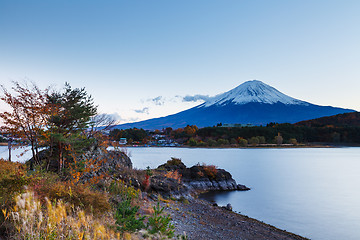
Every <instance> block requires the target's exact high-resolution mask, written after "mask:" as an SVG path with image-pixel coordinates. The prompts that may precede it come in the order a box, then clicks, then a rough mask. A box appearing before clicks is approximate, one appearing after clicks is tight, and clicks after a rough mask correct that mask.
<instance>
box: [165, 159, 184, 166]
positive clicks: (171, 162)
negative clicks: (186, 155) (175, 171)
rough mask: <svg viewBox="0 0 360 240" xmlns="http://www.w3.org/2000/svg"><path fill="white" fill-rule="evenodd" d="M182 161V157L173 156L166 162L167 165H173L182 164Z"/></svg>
mask: <svg viewBox="0 0 360 240" xmlns="http://www.w3.org/2000/svg"><path fill="white" fill-rule="evenodd" d="M181 163H182V161H181V159H180V158H174V157H171V160H168V161H167V162H166V164H167V165H173V166H177V165H180V164H181Z"/></svg>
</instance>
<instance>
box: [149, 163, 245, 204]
mask: <svg viewBox="0 0 360 240" xmlns="http://www.w3.org/2000/svg"><path fill="white" fill-rule="evenodd" d="M157 171H159V173H160V174H158V175H156V176H152V177H151V178H150V189H149V190H150V191H151V192H156V193H160V194H161V195H163V196H165V197H170V196H171V197H174V198H177V199H179V198H181V197H185V198H187V199H189V196H190V192H194V191H195V192H196V191H232V190H249V189H248V188H247V187H246V186H244V185H241V184H236V181H235V180H234V179H233V178H232V176H231V174H230V173H229V172H227V171H225V170H224V169H217V168H216V167H215V166H213V165H195V166H192V167H191V168H187V167H186V166H185V164H184V163H182V162H181V160H180V159H176V158H172V160H169V161H167V163H165V164H162V165H160V166H159V167H158V168H157ZM171 172H173V173H175V172H177V173H176V174H175V176H181V178H177V179H174V178H171V177H167V176H165V175H166V174H168V173H171Z"/></svg>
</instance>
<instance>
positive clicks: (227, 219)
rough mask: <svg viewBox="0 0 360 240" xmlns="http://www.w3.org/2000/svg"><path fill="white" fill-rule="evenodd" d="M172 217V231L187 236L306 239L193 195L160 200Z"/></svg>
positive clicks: (229, 238)
mask: <svg viewBox="0 0 360 240" xmlns="http://www.w3.org/2000/svg"><path fill="white" fill-rule="evenodd" d="M163 206H164V207H165V208H166V209H165V210H166V212H167V213H169V214H170V215H171V217H172V222H173V224H174V225H175V233H176V235H177V234H184V232H185V233H186V236H187V237H188V239H194V240H195V239H196V240H198V239H209V240H215V239H224V240H231V239H234V240H235V239H243V240H245V239H246V240H306V239H307V238H304V237H301V236H299V235H296V234H293V233H290V232H287V231H284V230H281V229H278V228H276V227H274V226H271V225H269V224H266V223H263V222H261V221H258V220H256V219H253V218H250V217H247V216H244V215H241V214H238V213H235V212H232V211H229V210H227V209H225V208H223V207H218V206H214V205H212V204H210V203H208V202H206V201H203V200H200V199H196V198H193V199H191V200H189V202H186V201H185V202H181V201H177V202H172V203H171V204H166V203H163Z"/></svg>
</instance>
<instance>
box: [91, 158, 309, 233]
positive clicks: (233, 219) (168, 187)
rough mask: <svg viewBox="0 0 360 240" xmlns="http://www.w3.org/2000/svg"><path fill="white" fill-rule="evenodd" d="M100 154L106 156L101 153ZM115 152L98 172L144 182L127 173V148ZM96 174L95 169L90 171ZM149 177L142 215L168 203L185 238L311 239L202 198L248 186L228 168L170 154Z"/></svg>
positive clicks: (136, 184) (139, 184) (129, 166)
mask: <svg viewBox="0 0 360 240" xmlns="http://www.w3.org/2000/svg"><path fill="white" fill-rule="evenodd" d="M97 154H99V155H102V154H101V153H97ZM111 154H112V157H111V158H108V161H106V162H105V163H104V164H103V165H102V168H101V170H100V171H101V172H102V171H113V172H114V173H116V174H114V175H113V176H116V178H120V179H123V180H125V181H127V182H128V183H130V184H131V185H133V186H134V187H136V188H141V187H142V186H143V185H144V182H141V177H140V178H139V176H138V177H134V176H132V177H126V176H127V174H128V173H126V169H132V164H131V160H130V158H128V157H127V156H126V154H123V153H117V154H115V153H111ZM113 154H115V155H113ZM110 159H111V160H110ZM89 174H90V173H89ZM98 174H99V173H98V172H97V171H95V172H92V173H91V174H90V175H91V176H93V175H98ZM148 174H149V175H148ZM91 176H90V177H91ZM145 176H147V178H148V180H149V182H148V186H147V187H146V188H145V189H144V188H143V189H142V190H143V198H142V199H143V201H142V207H141V208H140V214H147V211H148V209H151V208H152V206H155V205H156V204H157V203H158V202H160V204H161V206H162V207H164V208H165V212H166V213H167V214H170V216H171V218H172V223H173V224H174V226H175V233H176V234H175V235H184V233H185V234H186V236H187V239H196V240H198V239H206V240H208V239H209V240H211V239H226V240H230V239H248V240H252V239H254V240H304V239H307V238H304V237H301V236H298V235H296V234H293V233H290V232H287V231H284V230H280V229H278V228H276V227H274V226H271V225H268V224H265V223H263V222H261V221H258V220H256V219H253V218H250V217H247V216H244V215H241V214H239V213H235V212H233V211H232V209H231V205H228V206H217V205H216V204H211V203H209V202H207V201H204V200H200V199H198V198H197V196H198V195H199V193H202V192H207V191H239V190H240V191H247V190H250V188H248V187H246V186H244V185H241V184H237V183H236V181H235V180H234V179H233V178H232V176H231V174H230V173H229V172H227V171H226V170H224V169H218V168H216V167H215V166H213V165H200V164H198V165H195V166H192V167H190V168H188V167H186V166H185V165H184V164H183V163H182V162H181V160H180V159H177V158H172V159H171V160H169V161H167V163H165V164H163V165H160V166H159V167H158V168H157V169H148V171H147V173H146V175H145ZM87 177H89V176H87ZM145 185H146V184H145ZM140 239H141V238H140Z"/></svg>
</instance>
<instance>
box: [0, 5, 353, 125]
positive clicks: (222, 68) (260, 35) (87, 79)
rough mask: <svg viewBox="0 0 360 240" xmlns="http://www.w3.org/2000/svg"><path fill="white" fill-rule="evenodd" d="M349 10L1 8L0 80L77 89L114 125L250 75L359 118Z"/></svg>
mask: <svg viewBox="0 0 360 240" xmlns="http://www.w3.org/2000/svg"><path fill="white" fill-rule="evenodd" d="M359 12H360V1H350V0H349V1H347V0H342V1H340V0H338V1H331V0H326V1H325V0H322V1H321V0H312V1H308V0H302V1H300V0H299V1H295V0H294V1H288V0H283V1H280V0H274V1H268V0H262V1H260V0H252V1H249V0H246V1H245V0H236V1H230V0H229V1H227V0H226V1H224V0H217V1H215V0H196V1H195V0H191V1H190V0H189V1H188V0H182V1H169V0H163V1H161V0H157V1H155V0H154V1H148V0H147V1H145V0H143V1H137V0H127V1H121V0H119V1H112V0H108V1H91V0H82V1H80V0H78V1H63V0H62V1H60V0H57V1H55V0H54V1H46V0H43V1H36V0H32V1H29V0H23V1H20V0H0V82H1V83H2V84H4V85H6V86H10V82H11V80H17V81H23V80H24V79H25V80H32V81H35V82H36V83H37V84H38V85H40V86H41V87H46V86H48V85H55V86H56V87H57V88H61V87H62V86H63V85H64V83H65V82H69V83H70V84H71V85H72V86H73V87H85V88H86V90H87V91H88V93H90V94H91V95H92V96H93V97H94V99H95V102H96V104H97V105H98V106H99V110H100V111H101V112H103V113H109V114H114V115H116V116H118V118H119V119H120V120H121V122H127V121H136V120H143V119H148V118H153V117H159V116H165V115H168V114H171V113H176V112H178V111H180V110H185V109H187V108H189V107H192V106H195V105H197V104H199V103H200V102H199V101H198V102H184V101H183V97H185V96H188V98H187V99H191V98H189V96H193V95H196V94H199V95H210V96H213V95H216V94H219V93H222V92H225V91H228V90H230V89H232V88H234V87H236V86H237V85H239V84H241V83H243V82H245V81H247V80H252V79H258V80H261V81H263V82H265V83H267V84H269V85H271V86H273V87H275V88H277V89H278V90H280V91H282V92H283V93H285V94H288V95H290V96H292V97H295V98H298V99H301V100H305V101H309V102H311V103H314V104H319V105H332V106H338V107H345V108H352V109H355V110H360V95H359V94H358V92H359V89H360V68H359V66H360V44H359V43H360V27H359V26H360V14H359ZM1 109H4V106H3V105H0V110H1Z"/></svg>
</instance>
